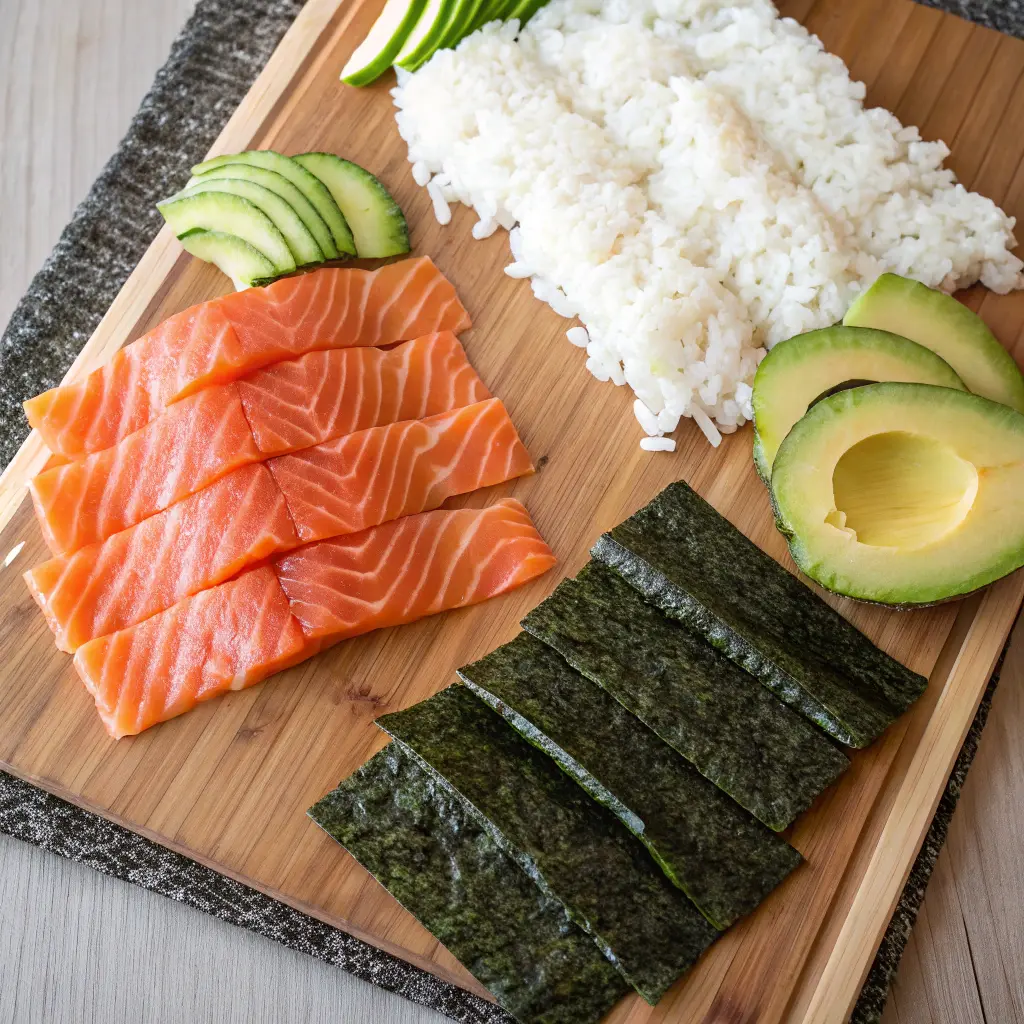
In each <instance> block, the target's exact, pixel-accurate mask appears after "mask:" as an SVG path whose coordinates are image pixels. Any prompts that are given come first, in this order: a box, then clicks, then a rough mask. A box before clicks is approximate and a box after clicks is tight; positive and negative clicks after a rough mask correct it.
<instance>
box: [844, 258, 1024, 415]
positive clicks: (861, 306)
mask: <svg viewBox="0 0 1024 1024" xmlns="http://www.w3.org/2000/svg"><path fill="white" fill-rule="evenodd" d="M843 323H844V324H845V325H846V326H847V327H876V328H878V329H879V330H882V331H892V332H893V334H902V335H903V337H904V338H909V339H910V340H911V341H916V342H917V343H918V344H919V345H924V346H925V348H930V349H931V350H932V351H933V352H937V353H938V354H939V355H940V356H942V358H943V359H945V360H946V362H947V363H949V365H950V366H952V367H953V369H954V370H956V372H957V373H958V374H959V375H960V379H961V380H962V381H963V382H964V384H966V385H967V389H968V390H969V391H973V392H974V394H976V395H983V396H984V397H985V398H991V399H992V401H993V402H1002V403H1003V405H1008V406H1010V408H1012V409H1016V410H1017V412H1024V375H1022V374H1021V372H1020V369H1019V368H1018V366H1017V364H1016V362H1015V361H1014V359H1013V356H1011V355H1010V353H1009V352H1007V351H1006V349H1005V348H1003V346H1002V345H1000V344H999V340H998V339H997V338H996V336H995V335H994V334H993V333H992V332H991V331H990V330H989V329H988V327H987V326H986V325H985V321H984V320H982V319H981V317H980V316H978V315H977V314H976V313H972V312H971V310H969V309H968V308H967V307H966V306H965V305H964V304H963V303H961V302H957V300H956V299H954V298H953V297H952V296H950V295H946V294H945V293H943V292H938V291H935V289H934V288H928V287H926V286H925V285H923V284H919V283H918V282H917V281H910V280H908V279H907V278H905V277H899V276H898V275H896V274H883V275H882V276H881V277H880V278H879V279H878V280H877V281H876V282H875V283H874V284H873V285H872V286H871V287H870V288H869V289H868V290H867V291H866V292H864V294H863V295H861V296H860V297H859V298H858V299H857V300H856V302H854V304H853V305H852V306H851V307H850V308H849V310H848V311H847V313H846V316H845V317H843Z"/></svg>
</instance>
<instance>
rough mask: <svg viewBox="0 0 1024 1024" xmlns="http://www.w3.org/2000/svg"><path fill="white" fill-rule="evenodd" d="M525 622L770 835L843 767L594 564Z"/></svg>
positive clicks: (707, 650) (727, 665)
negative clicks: (723, 792)
mask: <svg viewBox="0 0 1024 1024" xmlns="http://www.w3.org/2000/svg"><path fill="white" fill-rule="evenodd" d="M523 626H524V627H525V628H526V629H527V630H529V632H531V633H533V635H534V636H536V637H537V638H538V639H540V640H543V641H544V642H545V643H546V644H548V645H549V646H551V647H553V648H554V649H555V650H556V651H558V652H559V654H561V655H562V657H564V658H565V659H566V661H568V662H569V664H570V665H572V666H573V668H575V669H577V671H579V672H582V673H583V675H585V676H587V678H588V679H592V680H593V681H594V682H595V683H597V684H598V685H599V686H602V687H603V688H604V689H606V690H607V691H608V692H609V693H610V694H611V695H612V696H613V697H614V698H615V699H616V700H618V701H619V702H620V703H621V704H623V705H624V706H625V707H626V709H627V710H629V711H631V712H632V713H633V714H634V715H636V716H637V717H638V718H639V719H640V720H641V721H642V722H643V723H644V724H645V725H647V726H648V727H650V728H651V729H653V730H654V731H655V732H656V733H657V734H658V735H659V736H660V737H661V738H662V739H663V740H664V741H665V742H666V743H668V744H670V745H671V746H672V747H674V748H675V749H676V750H678V751H679V753H680V754H682V755H683V756H684V757H685V758H686V759H687V760H688V761H690V762H691V763H692V764H693V765H694V766H695V767H696V768H697V770H698V771H699V772H700V773H701V774H702V775H703V776H705V778H708V779H710V780H711V781H712V782H713V783H714V784H715V785H716V786H718V787H719V788H720V789H723V790H724V791H725V792H726V793H728V794H729V795H730V796H731V797H732V798H733V799H734V800H735V801H736V802H737V803H739V804H740V805H741V806H743V807H745V808H746V809H747V810H748V811H750V813H751V814H753V815H754V816H755V817H756V818H757V819H758V820H760V821H762V822H764V824H766V825H767V826H768V827H769V828H771V829H774V830H775V831H777V832H778V831H781V830H782V829H784V828H786V827H787V826H788V825H789V824H790V823H791V822H792V821H793V819H794V818H795V817H796V816H797V815H798V814H800V812H801V811H804V810H806V809H807V808H808V807H809V806H810V805H811V803H813V802H814V800H815V799H816V798H817V796H818V794H820V793H821V792H822V791H823V790H825V789H826V788H828V786H830V785H831V784H832V783H833V782H834V781H835V780H836V779H837V778H838V776H839V775H840V774H841V773H842V772H843V770H844V769H845V768H846V767H847V765H848V764H849V762H848V761H847V759H846V757H845V755H844V754H843V753H842V752H841V751H840V750H839V749H838V748H837V747H835V746H833V745H832V743H831V742H830V741H829V739H828V738H827V737H826V736H824V735H823V734H822V733H820V732H818V730H817V729H815V728H814V727H813V726H812V725H810V724H809V723H807V722H805V721H804V720H803V719H802V718H801V717H800V716H799V715H798V714H796V713H795V712H793V711H790V709H789V708H787V707H786V706H785V705H784V704H782V703H780V702H779V701H778V700H776V699H775V697H773V696H772V694H771V693H769V692H768V691H767V690H766V689H765V688H764V687H763V686H762V685H761V684H760V683H759V682H758V681H757V680H756V679H754V677H753V676H750V675H748V674H747V673H746V672H744V671H743V670H742V669H741V668H738V667H737V666H736V665H734V664H733V663H732V662H731V661H729V659H728V658H726V657H724V656H723V655H721V654H719V653H718V651H716V650H715V649H714V648H713V647H711V646H709V645H708V644H706V643H705V642H704V641H703V640H702V639H701V638H700V637H698V636H696V635H695V634H694V633H691V632H690V631H689V630H687V629H684V628H683V627H682V626H680V625H678V624H677V623H675V622H671V621H670V620H669V619H667V618H665V616H664V615H662V614H661V612H660V611H658V609H657V608H655V607H653V606H652V605H649V604H648V603H647V602H646V601H645V600H644V599H643V597H641V595H640V594H639V593H638V592H637V591H636V590H634V589H633V588H632V587H631V586H630V585H629V584H628V583H627V582H626V581H625V580H624V579H623V578H622V577H621V576H619V575H618V574H616V573H615V572H613V571H612V570H611V569H609V568H608V567H607V566H605V565H602V564H601V563H600V562H589V563H588V564H587V565H586V566H584V568H583V570H582V572H580V574H579V575H578V576H577V577H576V579H567V580H564V581H563V582H562V583H560V584H559V586H558V587H557V589H556V590H555V592H554V593H553V594H552V595H551V596H550V597H549V598H548V599H547V600H546V601H543V602H542V603H541V604H539V605H538V606H537V607H536V608H534V609H533V611H532V612H530V613H529V615H527V616H526V618H525V619H523Z"/></svg>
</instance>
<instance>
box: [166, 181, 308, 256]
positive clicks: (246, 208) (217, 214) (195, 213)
mask: <svg viewBox="0 0 1024 1024" xmlns="http://www.w3.org/2000/svg"><path fill="white" fill-rule="evenodd" d="M156 206H157V209H158V210H159V211H160V212H161V213H162V214H163V217H164V220H165V221H167V223H168V224H170V225H171V228H172V229H173V231H174V233H175V234H176V235H177V236H178V238H179V239H180V238H181V237H182V236H183V235H186V234H188V233H189V232H190V231H194V230H196V229H197V228H200V229H202V230H204V231H216V232H219V233H221V234H225V235H234V236H236V237H237V238H240V239H242V241H243V242H248V243H249V245H251V246H252V247H253V248H254V249H256V251H257V252H261V253H263V255H264V256H266V257H267V259H268V260H269V261H270V262H271V264H272V265H273V267H274V274H275V276H277V275H280V274H290V273H291V272H292V271H293V270H295V257H294V256H293V255H292V251H291V249H289V248H288V243H287V242H286V241H285V238H284V235H283V234H281V231H280V229H279V228H278V227H277V226H276V225H275V224H274V222H273V221H272V220H271V219H270V218H269V217H268V216H267V215H266V214H265V213H264V212H263V211H262V210H261V209H260V208H259V207H258V206H256V205H255V204H254V203H251V202H250V201H249V200H248V199H243V198H242V197H241V196H236V195H231V194H229V193H227V192H200V193H198V194H197V195H193V196H181V195H177V196H171V198H170V199H165V200H164V201H163V202H161V203H157V204H156Z"/></svg>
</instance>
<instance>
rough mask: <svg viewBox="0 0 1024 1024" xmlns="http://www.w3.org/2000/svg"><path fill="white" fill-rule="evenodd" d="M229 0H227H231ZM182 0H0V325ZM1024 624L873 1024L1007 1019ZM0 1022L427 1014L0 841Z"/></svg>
mask: <svg viewBox="0 0 1024 1024" xmlns="http://www.w3.org/2000/svg"><path fill="white" fill-rule="evenodd" d="M239 2H240V3H241V2H244V0H239ZM191 6H192V0H142V2H140V0H0V229H2V238H3V242H2V244H0V324H4V323H6V321H7V319H8V317H9V316H10V313H11V310H12V309H13V307H14V304H15V303H16V302H17V300H18V297H19V296H20V295H21V293H22V291H23V290H24V288H25V286H26V285H27V284H28V281H29V280H30V278H31V276H32V274H33V273H34V272H35V270H36V269H37V268H38V267H39V265H40V264H41V263H42V261H43V259H44V258H45V256H46V254H47V253H48V252H49V250H50V247H51V246H52V245H53V243H54V241H55V240H56V238H57V235H58V234H59V232H60V229H61V227H62V226H63V225H64V224H65V223H66V221H67V220H68V218H69V217H70V215H71V212H72V210H73V209H74V206H75V204H76V203H77V202H78V201H79V200H80V199H81V198H82V196H83V195H84V194H85V192H86V190H87V188H88V186H89V184H90V182H91V181H92V180H93V179H94V178H95V176H96V174H97V173H98V172H99V170H100V169H101V167H102V166H103V163H104V161H105V160H106V159H107V157H108V156H109V155H110V153H112V152H113V150H114V148H115V147H116V145H117V142H118V139H119V138H120V137H121V135H122V133H123V132H124V130H125V128H126V127H127V125H128V121H129V120H130V118H131V115H132V113H133V112H134V110H135V108H136V107H137V106H138V103H139V101H140V100H141V98H142V96H143V94H144V93H145V91H146V89H147V88H148V86H149V83H150V81H151V80H152V77H153V75H154V73H155V72H156V70H157V68H158V67H159V66H160V64H161V63H162V62H163V60H164V59H165V57H166V55H167V51H168V48H169V46H170V43H171V40H172V39H173V38H174V36H175V34H176V33H177V31H178V30H179V28H180V27H181V25H182V24H183V23H184V21H185V18H186V17H187V16H188V13H189V10H190V8H191ZM1022 735H1024V632H1022V631H1021V630H1018V639H1017V642H1016V644H1015V648H1014V652H1012V653H1011V657H1010V659H1009V662H1008V665H1007V668H1006V670H1005V672H1004V680H1003V684H1002V686H1001V687H1000V689H999V691H998V694H997V697H996V703H995V707H994V709H993V711H992V716H991V720H990V723H989V726H988V729H987V731H986V733H985V741H984V743H983V745H982V749H981V753H980V755H979V758H978V761H977V762H976V764H975V767H974V770H973V771H972V773H971V776H970V779H969V781H968V784H967V787H966V790H965V792H964V796H963V799H962V801H961V806H960V810H959V812H958V814H957V816H956V818H955V819H954V823H953V827H952V830H951V833H950V839H949V843H948V844H947V846H946V848H945V849H944V850H943V853H942V856H941V857H940V860H939V865H938V868H937V870H936V873H935V876H934V878H933V880H932V883H931V886H930V888H929V891H928V897H927V899H926V901H925V906H924V910H923V912H922V915H921V919H920V921H919V923H918V926H917V929H916V931H915V932H914V935H913V937H912V939H911V942H910V945H909V947H908V949H907V953H906V956H905V957H904V962H903V965H902V967H901V970H900V975H899V978H898V979H897V984H896V987H895V989H894V993H893V997H892V999H891V1000H890V1003H889V1006H888V1008H887V1011H886V1020H885V1024H933V1022H934V1024H975V1022H977V1024H983V1022H986V1021H987V1024H1024V825H1022V821H1024V811H1022V807H1024V741H1022V739H1021V736H1022ZM0 965H2V966H0V972H2V977H0V1024H6V1022H17V1024H25V1022H41V1024H42V1022H45V1024H89V1022H92V1021H103V1022H105V1024H122V1022H124V1024H127V1022H131V1024H138V1022H159V1024H177V1022H182V1024H184V1022H188V1024H195V1022H206V1021H211V1022H213V1021H216V1022H218V1024H233V1022H236V1021H237V1022H244V1024H259V1022H264V1021H266V1022H268V1024H269V1022H273V1024H290V1022H293V1021H294V1022H296V1024H298V1022H300V1021H301V1022H303V1024H318V1022H320V1021H332V1022H335V1021H344V1022H349V1021H352V1022H359V1024H428V1022H431V1024H439V1022H440V1021H441V1020H443V1018H442V1017H440V1015H438V1014H436V1013H433V1012H431V1011H428V1010H424V1009H422V1008H421V1007H417V1006H414V1005H413V1004H411V1003H408V1002H406V1001H405V1000H403V999H401V998H399V997H397V996H393V995H391V994H390V993H385V992H382V991H381V990H379V989H376V988H374V987H373V986H371V985H369V984H366V983H364V982H360V981H357V980H355V979H354V978H352V977H350V976H349V975H347V974H345V973H344V972H343V971H341V970H338V969H337V968H332V967H329V966H327V965H325V964H322V963H320V962H319V961H316V960H314V959H312V958H311V957H308V956H305V955H303V954H300V953H295V952H293V951H291V950H288V949H285V948H284V947H282V946H280V945H278V944H277V943H274V942H271V941H269V940H266V939H262V938H260V937H258V936H255V935H253V934H251V933H249V932H246V931H243V930H241V929H239V928H235V927H233V926H231V925H227V924H224V923H222V922H220V921H217V920H214V919H213V918H210V917H207V916H206V915H203V914H201V913H198V912H197V911H193V910H191V909H189V908H186V907H182V906H180V905H177V904H175V903H173V902H171V901H170V900H167V899H164V898H163V897H161V896H156V895H153V894H152V893H149V892H146V891H144V890H141V889H138V888H136V887H135V886H132V885H129V884H127V883H124V882H120V881H117V880H114V879H110V878H107V877H105V876H103V875H100V874H98V873H97V872H95V871H93V870H91V869H90V868H87V867H84V866H82V865H79V864H73V863H70V862H68V861H65V860H62V859H61V858H58V857H55V856H53V855H51V854H47V853H43V852H41V851H40V850H37V849H35V848H33V847H30V846H26V845H24V844H22V843H19V842H17V841H15V840H12V839H8V838H6V837H3V836H0Z"/></svg>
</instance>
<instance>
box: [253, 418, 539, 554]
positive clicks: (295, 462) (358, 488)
mask: <svg viewBox="0 0 1024 1024" xmlns="http://www.w3.org/2000/svg"><path fill="white" fill-rule="evenodd" d="M267 466H269V467H270V471H271V473H273V474H274V479H275V480H276V481H277V483H278V486H279V487H280V488H281V491H282V493H283V494H284V496H285V500H286V501H287V502H288V510H289V511H290V512H291V515H292V520H293V521H294V523H295V529H296V530H297V531H298V534H299V537H300V539H301V540H302V541H303V543H308V542H311V541H316V540H324V539H326V538H328V537H337V536H340V535H341V534H346V533H356V532H358V531H359V530H365V529H367V528H368V527H371V526H377V525H378V524H380V523H386V522H388V521H389V520H391V519H398V518H400V517H401V516H407V515H413V514H414V513H417V512H425V511H427V510H429V509H434V508H437V507H438V506H440V505H441V504H442V503H443V502H444V501H445V500H446V499H447V498H450V497H452V495H455V494H465V493H467V492H468V491H475V490H476V489H477V488H479V487H488V486H490V485H491V484H497V483H501V482H502V481H503V480H510V479H512V478H513V477H517V476H522V475H523V474H525V473H532V472H533V465H532V463H531V462H530V456H529V454H528V453H527V451H526V449H525V448H524V447H523V443H522V441H520V440H519V435H518V434H517V433H516V428H515V427H514V426H513V425H512V421H511V419H509V415H508V413H507V412H506V411H505V406H504V405H502V403H501V402H500V401H499V400H498V399H497V398H492V399H489V400H488V401H486V402H478V403H477V404H476V405H470V406H467V407H466V408H465V409H456V410H454V411H453V412H446V413H442V414H441V415H439V416H431V417H428V418H427V419H425V420H407V421H405V422H402V423H394V424H391V425H389V426H386V427H374V428H373V429H371V430H361V431H358V432H357V433H355V434H348V435H347V436H345V437H341V438H338V439H337V440H336V441H328V442H327V443H326V444H321V445H317V446H316V447H315V448H307V449H305V450H304V451H301V452H296V453H295V454H293V455H283V456H281V457H280V458H277V459H271V460H270V461H269V462H268V463H267Z"/></svg>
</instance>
